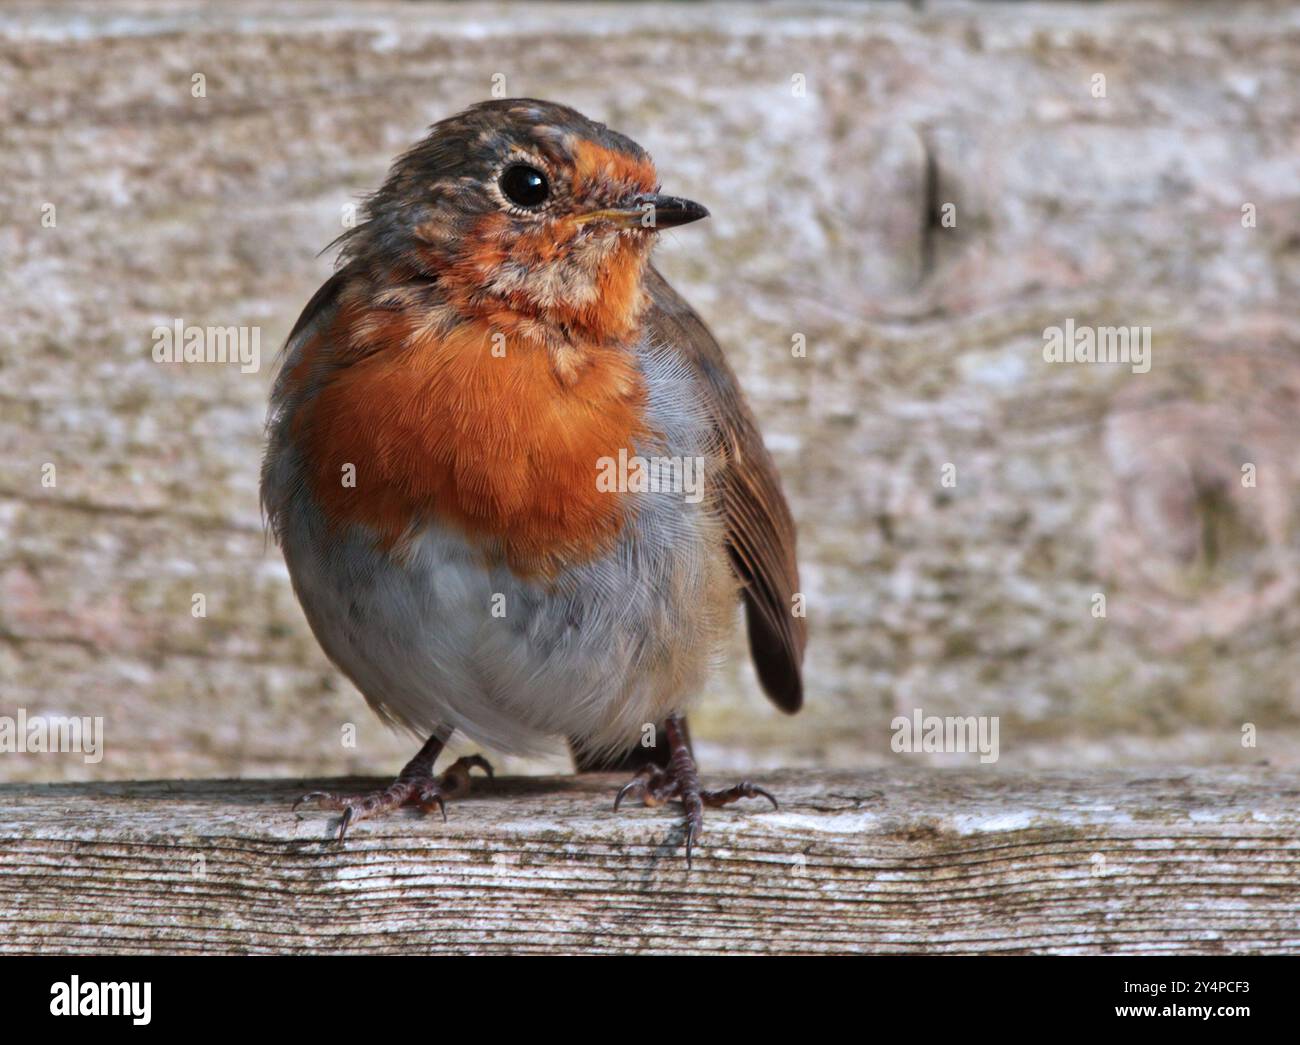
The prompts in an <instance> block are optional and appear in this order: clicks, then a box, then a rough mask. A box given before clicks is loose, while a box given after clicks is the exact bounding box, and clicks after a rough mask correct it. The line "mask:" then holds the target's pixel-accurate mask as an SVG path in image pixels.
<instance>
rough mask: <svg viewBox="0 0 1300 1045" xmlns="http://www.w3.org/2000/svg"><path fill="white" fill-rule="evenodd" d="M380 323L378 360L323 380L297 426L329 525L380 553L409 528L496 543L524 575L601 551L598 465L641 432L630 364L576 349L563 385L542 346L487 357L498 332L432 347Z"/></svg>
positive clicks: (457, 335)
mask: <svg viewBox="0 0 1300 1045" xmlns="http://www.w3.org/2000/svg"><path fill="white" fill-rule="evenodd" d="M343 315H346V310H345V312H344V313H343V314H342V315H341V316H340V321H339V322H343ZM357 318H361V317H357ZM364 318H365V319H366V320H368V321H370V322H371V323H372V324H373V323H374V322H376V321H377V320H378V317H376V316H375V315H374V314H373V313H372V314H370V315H369V316H366V317H364ZM382 322H383V324H384V327H383V330H382V333H383V341H384V343H385V345H386V347H385V348H384V349H383V350H382V351H375V352H371V353H369V354H364V353H363V354H360V356H359V358H357V359H356V360H355V361H353V362H351V364H350V365H348V366H346V367H344V368H342V369H340V370H337V371H335V372H334V374H333V375H332V376H331V377H330V379H329V380H328V382H327V383H326V385H325V386H324V388H323V389H322V390H321V391H320V392H319V393H318V394H317V395H316V396H315V397H314V398H312V399H311V400H309V401H308V402H306V403H305V404H304V405H303V406H302V407H301V410H300V414H299V416H298V418H297V419H296V423H295V431H296V433H297V435H298V438H299V441H300V446H301V447H302V450H303V452H304V453H305V455H306V457H307V459H308V461H309V462H310V466H309V475H310V481H311V482H312V485H313V488H314V491H315V493H316V496H317V498H318V501H319V503H320V504H321V506H322V507H323V510H324V511H325V513H326V515H327V517H328V518H329V520H330V521H331V522H333V523H336V524H341V523H362V524H364V525H366V526H368V527H370V528H372V529H373V530H374V531H375V532H376V533H377V534H378V536H379V539H380V540H381V541H382V542H383V543H384V544H385V545H386V546H389V547H392V546H394V545H397V544H398V543H399V542H400V541H401V539H402V537H403V536H404V535H405V534H407V533H408V532H409V530H410V528H411V526H412V525H413V524H419V523H421V522H427V521H431V520H435V519H436V520H441V521H444V522H448V523H450V524H452V525H454V526H456V527H458V528H460V529H461V530H462V531H463V532H465V533H466V534H469V535H471V536H474V537H480V538H487V539H490V540H491V541H493V542H495V545H496V546H497V547H498V548H499V550H500V552H501V554H502V555H503V556H504V557H505V559H506V560H507V561H508V562H509V563H510V564H511V565H512V566H513V567H514V568H515V569H517V570H519V571H520V572H525V573H543V574H545V573H550V572H553V570H554V569H555V568H556V567H558V566H560V565H562V564H564V563H569V562H575V561H585V560H587V559H589V558H591V557H593V556H595V555H598V554H599V553H600V552H602V551H603V550H605V549H607V548H608V547H609V546H610V545H611V544H612V542H613V540H614V538H615V537H616V535H617V534H618V532H619V530H620V529H621V527H622V525H623V523H624V521H625V519H624V516H625V510H626V504H625V502H624V499H623V497H622V496H621V495H619V494H617V493H608V492H602V491H600V490H598V489H597V487H596V476H597V468H598V465H597V462H598V460H599V458H601V457H616V456H617V454H618V451H619V449H620V448H624V447H627V448H630V447H632V446H633V445H634V443H635V442H636V441H637V440H638V439H639V437H641V436H642V435H643V434H644V406H645V398H646V397H645V388H644V384H643V381H642V378H641V375H640V372H639V371H638V370H637V369H636V366H635V363H634V361H633V358H632V354H631V352H630V351H629V350H627V349H624V348H619V347H615V346H610V345H604V346H601V345H593V346H590V347H584V348H582V349H581V350H580V351H579V352H578V353H577V355H578V357H579V359H580V362H579V364H578V365H577V366H576V367H575V368H573V369H571V370H568V371H566V372H565V373H564V376H563V379H562V378H561V376H560V374H558V373H557V370H556V368H555V367H554V366H553V365H552V360H551V359H550V358H549V357H548V353H547V351H546V349H545V348H544V347H543V346H541V345H539V344H537V343H535V342H530V341H527V340H525V339H523V338H521V337H519V336H517V335H514V334H506V335H505V342H504V355H502V354H501V352H500V348H501V341H500V339H498V342H497V346H498V348H497V352H496V353H495V354H494V352H493V340H492V339H493V334H494V333H498V332H499V331H501V329H502V328H501V326H500V325H493V326H489V324H487V323H486V322H480V321H474V322H466V323H463V324H461V325H459V326H458V327H456V328H455V330H454V331H453V332H452V333H451V334H450V335H449V336H446V337H441V338H436V337H434V336H432V335H430V334H428V333H427V332H420V331H418V330H417V329H416V327H415V325H414V320H412V319H410V318H405V317H399V316H395V315H394V314H393V313H389V314H387V315H386V316H384V317H383V320H382ZM327 336H328V337H330V340H331V342H333V343H343V342H342V341H336V340H335V337H333V336H330V335H327ZM349 465H351V466H353V467H354V469H355V485H349V483H348V481H347V480H348V479H349V478H350V477H351V474H352V470H350V469H349V468H348V466H349Z"/></svg>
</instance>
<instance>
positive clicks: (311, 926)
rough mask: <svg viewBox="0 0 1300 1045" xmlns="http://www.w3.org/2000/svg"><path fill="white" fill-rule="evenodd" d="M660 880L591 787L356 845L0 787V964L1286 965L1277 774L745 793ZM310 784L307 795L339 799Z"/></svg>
mask: <svg viewBox="0 0 1300 1045" xmlns="http://www.w3.org/2000/svg"><path fill="white" fill-rule="evenodd" d="M762 779H763V783H764V784H767V785H770V786H772V787H773V789H774V790H776V791H777V792H778V793H779V794H780V796H781V798H782V800H783V802H782V807H781V810H780V811H779V812H764V811H762V809H761V808H760V807H758V806H757V805H754V806H745V807H743V808H735V807H733V808H731V809H727V810H721V811H715V812H713V813H712V815H711V816H710V817H709V819H708V822H707V825H706V826H707V831H706V837H705V844H704V845H703V846H702V847H701V848H700V850H699V851H698V855H697V857H696V859H695V866H694V869H693V870H691V871H689V872H688V871H687V869H686V864H685V861H684V859H683V857H682V854H681V850H680V847H679V844H678V843H679V842H680V833H679V832H678V831H677V830H676V824H677V815H676V811H675V809H663V808H661V809H654V810H651V809H644V808H636V809H632V810H630V811H628V812H626V814H619V815H613V814H612V813H611V812H610V810H609V803H610V798H611V796H612V793H613V789H614V788H615V786H616V784H617V783H618V781H617V780H616V779H615V778H612V777H598V776H593V777H586V778H581V779H578V778H524V777H516V778H510V779H501V780H497V781H495V782H492V783H488V784H485V785H483V786H482V787H480V788H479V790H478V792H477V793H476V794H474V795H472V796H470V797H469V798H467V799H464V800H462V801H459V802H457V803H455V804H454V805H453V806H451V807H450V808H449V820H448V822H447V823H446V824H443V823H442V822H441V821H440V820H438V819H435V818H429V817H423V816H420V815H419V814H416V813H413V812H412V813H410V814H406V815H402V816H399V817H396V818H393V819H389V820H383V821H377V822H367V823H362V824H360V825H357V826H356V827H355V828H354V829H353V831H352V833H351V835H350V836H349V839H348V842H347V845H346V846H345V847H342V848H340V847H339V846H337V845H334V844H332V843H328V842H326V841H325V839H327V838H328V837H329V835H330V830H331V827H332V824H333V823H334V821H333V819H332V818H330V817H327V816H325V815H322V814H318V813H311V814H308V815H306V816H304V817H302V818H301V819H299V818H296V817H295V816H294V815H292V814H291V813H290V812H289V805H290V802H291V800H292V798H293V797H295V796H296V795H297V794H299V793H300V792H301V790H302V784H300V783H297V782H287V781H147V782H140V783H94V784H59V785H31V784H11V785H5V786H3V787H0V803H2V804H3V808H4V810H5V815H4V817H3V822H2V823H0V949H3V950H5V951H16V952H31V951H46V952H75V953H133V952H157V951H164V952H205V953H226V952H255V953H303V952H337V951H347V952H368V953H394V952H412V951H415V952H455V953H467V952H470V953H482V952H579V953H592V952H729V953H736V952H756V953H773V952H799V953H807V952H846V951H868V952H913V953H915V952H951V953H958V952H973V951H994V952H1061V953H1140V954H1159V953H1240V952H1254V953H1264V952H1282V951H1288V950H1289V951H1294V950H1296V949H1297V948H1300V814H1298V812H1297V809H1298V808H1300V774H1296V773H1293V772H1287V773H1279V772H1275V771H1272V770H1270V769H1268V768H1265V767H1251V768H1244V769H1233V770H1219V771H1212V770H1201V769H1197V770H1177V769H1171V770H1161V771H1154V772H1153V771H1143V772H1133V771H1126V772H1110V773H1097V772H1091V773H1084V772H1068V773H1067V772H1061V773H1043V774H1032V775H1028V774H1011V773H1003V772H993V771H985V772H970V771H961V772H957V771H934V772H900V771H889V772H869V773H806V772H784V773H770V774H764V775H763V778H762ZM365 783H366V782H360V781H355V780H349V781H328V782H322V781H316V782H313V786H315V785H319V784H324V785H325V786H329V787H338V786H345V787H350V786H356V785H358V784H361V785H363V786H364V784H365Z"/></svg>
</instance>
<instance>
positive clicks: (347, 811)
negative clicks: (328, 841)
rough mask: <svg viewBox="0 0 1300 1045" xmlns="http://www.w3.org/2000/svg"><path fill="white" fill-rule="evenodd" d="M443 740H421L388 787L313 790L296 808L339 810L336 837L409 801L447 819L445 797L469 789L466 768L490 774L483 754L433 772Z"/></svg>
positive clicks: (467, 791)
mask: <svg viewBox="0 0 1300 1045" xmlns="http://www.w3.org/2000/svg"><path fill="white" fill-rule="evenodd" d="M442 748H443V741H442V739H441V738H440V737H437V736H432V737H430V738H429V739H428V740H426V741H425V742H424V747H422V748H420V751H419V753H418V754H417V755H416V756H415V757H414V758H413V759H411V761H409V762H408V763H406V765H405V766H404V767H403V768H402V771H401V772H400V773H399V774H397V779H396V780H394V781H393V782H392V783H391V784H389V785H388V787H386V788H384V789H382V790H380V791H371V792H370V793H369V794H365V795H336V794H334V793H333V792H330V791H313V792H311V793H310V794H307V795H303V796H302V798H300V799H298V801H296V802H295V803H294V804H293V808H294V809H297V808H298V807H299V806H300V805H302V804H303V803H304V802H315V803H316V804H317V805H318V806H320V808H322V809H331V810H335V811H341V812H342V813H343V819H342V820H341V821H340V823H339V834H338V840H339V841H340V842H342V841H343V838H344V836H345V835H346V834H347V832H348V828H349V827H350V826H351V825H352V824H355V823H356V822H357V821H358V820H367V819H369V818H370V817H372V816H378V815H379V814H381V813H391V812H392V811H393V810H394V809H400V808H401V807H402V806H404V805H407V804H410V805H414V806H418V807H419V809H420V810H421V811H422V812H425V813H429V812H432V811H433V810H434V809H435V808H436V809H437V810H438V811H439V812H441V813H442V819H443V820H444V821H445V820H446V819H447V806H446V801H445V800H446V799H448V798H460V797H461V796H462V795H466V794H468V793H469V789H470V782H469V780H470V778H469V771H470V770H471V769H474V768H478V769H481V770H483V772H485V773H487V775H488V776H491V775H492V766H491V765H489V764H488V761H487V759H485V758H484V757H483V756H482V755H469V756H467V757H465V758H459V759H457V760H456V761H455V762H453V763H452V764H451V765H450V766H448V767H447V768H446V769H445V770H444V771H443V773H442V775H441V776H434V774H433V764H434V762H435V761H437V758H438V755H439V754H441V753H442Z"/></svg>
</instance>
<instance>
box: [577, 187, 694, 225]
mask: <svg viewBox="0 0 1300 1045" xmlns="http://www.w3.org/2000/svg"><path fill="white" fill-rule="evenodd" d="M708 216H709V212H708V210H707V209H706V208H705V207H703V206H701V205H700V204H698V203H696V202H695V201H694V200H684V199H682V198H681V197H680V196H661V195H660V194H659V193H657V192H643V193H641V194H639V195H637V196H633V197H632V198H631V199H630V200H628V201H627V203H626V204H625V205H624V206H621V207H607V208H605V209H603V210H591V211H587V213H585V214H579V215H578V216H577V218H576V219H575V220H576V221H577V222H578V224H579V225H585V224H587V222H589V221H609V222H612V223H613V224H614V225H617V226H618V227H619V228H622V229H649V230H654V229H671V228H674V227H676V226H678V225H689V224H690V223H691V222H692V221H699V220H700V219H701V218H707V217H708Z"/></svg>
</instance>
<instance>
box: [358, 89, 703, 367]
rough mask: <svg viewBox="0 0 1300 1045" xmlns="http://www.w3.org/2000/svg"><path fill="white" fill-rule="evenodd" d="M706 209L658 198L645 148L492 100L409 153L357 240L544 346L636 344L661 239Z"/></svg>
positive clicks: (570, 114)
mask: <svg viewBox="0 0 1300 1045" xmlns="http://www.w3.org/2000/svg"><path fill="white" fill-rule="evenodd" d="M707 214H708V211H706V210H705V209H704V208H703V207H702V206H700V205H699V204H698V203H694V202H692V201H690V200H685V199H680V198H678V197H674V196H665V195H661V194H660V193H659V178H658V175H657V173H656V172H655V167H654V163H653V162H652V161H651V159H650V156H649V155H648V154H647V153H646V151H645V150H644V149H642V148H641V147H640V146H639V145H637V144H636V143H635V142H633V141H631V140H630V139H628V138H625V137H624V136H623V135H621V134H618V133H616V132H614V131H611V130H610V129H609V128H607V127H606V126H604V124H600V123H596V122H594V121H592V120H589V119H587V118H586V117H585V116H583V115H582V114H581V113H578V112H576V111H575V110H573V109H570V108H568V107H567V106H563V105H556V104H554V103H551V102H543V101H536V100H534V99H528V98H514V99H504V100H500V101H491V102H484V103H481V104H479V105H475V106H473V107H471V108H469V109H467V110H465V111H464V112H462V113H460V114H458V115H456V116H453V117H450V118H449V119H446V120H443V121H441V122H440V123H437V124H435V125H434V126H433V128H432V129H431V130H430V133H429V135H428V136H427V137H426V138H425V139H424V140H423V141H421V142H420V143H419V144H417V145H416V146H415V147H414V148H412V149H411V150H410V151H408V152H407V153H405V154H404V155H403V156H402V157H400V158H399V159H398V160H397V162H396V163H395V164H394V165H393V168H392V170H391V171H390V172H389V175H388V179H387V180H386V182H385V183H384V185H383V187H382V188H381V189H380V190H379V191H378V192H377V193H375V194H374V196H372V197H371V199H370V200H369V202H368V204H367V220H366V222H365V224H364V226H362V227H361V228H358V229H357V230H356V233H357V235H356V236H355V237H349V239H348V241H347V244H346V247H345V251H346V252H347V253H349V254H352V255H354V256H355V255H358V254H361V253H365V254H367V255H370V256H372V257H373V256H374V255H375V254H376V252H377V253H378V254H379V255H380V256H382V257H386V258H389V259H393V261H394V263H395V265H396V266H400V267H401V269H403V270H404V271H406V272H409V273H411V274H412V275H414V276H417V277H419V278H424V279H432V280H434V281H436V284H437V286H438V289H439V293H440V295H441V297H442V299H443V300H444V301H445V302H447V305H448V306H449V307H451V308H454V309H455V310H457V311H458V312H459V313H460V314H461V315H462V316H465V317H474V318H477V319H483V320H486V321H487V322H488V323H491V324H501V325H508V326H509V327H510V328H511V329H513V330H515V331H517V332H521V333H523V334H525V335H528V334H529V333H530V332H532V333H534V334H536V335H537V336H539V337H541V338H543V339H544V338H546V337H554V336H557V333H558V336H562V337H566V338H573V339H587V340H593V341H597V342H602V343H608V342H617V341H620V340H626V339H627V338H629V337H630V336H632V334H633V333H634V331H635V330H636V328H637V324H638V320H639V318H640V314H641V312H642V310H643V309H644V306H645V301H644V294H643V292H642V288H641V280H642V275H643V273H644V271H645V267H646V264H647V262H648V258H649V253H650V248H651V246H652V244H653V241H654V234H655V232H657V231H658V230H660V229H664V228H671V227H675V226H678V225H684V224H686V223H687V222H692V221H696V220H698V219H700V218H703V217H705V216H706V215H707Z"/></svg>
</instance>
